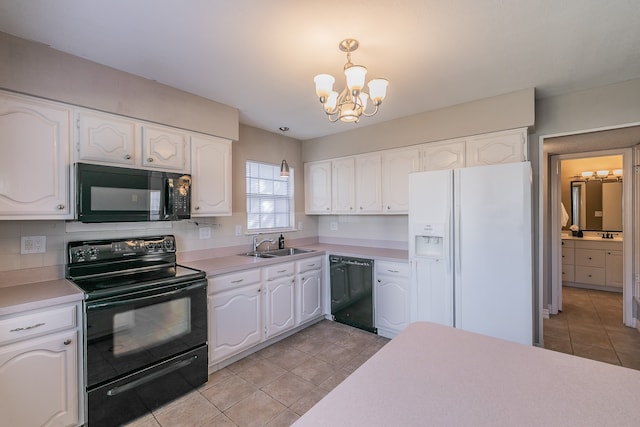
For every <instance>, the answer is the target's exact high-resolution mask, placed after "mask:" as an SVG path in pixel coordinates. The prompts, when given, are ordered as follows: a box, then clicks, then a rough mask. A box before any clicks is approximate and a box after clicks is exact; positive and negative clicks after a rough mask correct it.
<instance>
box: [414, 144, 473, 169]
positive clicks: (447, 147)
mask: <svg viewBox="0 0 640 427" xmlns="http://www.w3.org/2000/svg"><path fill="white" fill-rule="evenodd" d="M463 167H465V140H464V139H451V140H448V141H440V142H432V143H429V144H424V145H422V170H424V171H435V170H443V169H456V168H463Z"/></svg>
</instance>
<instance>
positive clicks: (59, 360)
mask: <svg viewBox="0 0 640 427" xmlns="http://www.w3.org/2000/svg"><path fill="white" fill-rule="evenodd" d="M79 312H80V309H79V305H75V304H74V305H66V306H62V307H60V306H58V307H55V308H52V309H51V310H41V311H37V312H27V313H24V314H22V313H21V314H20V315H17V316H7V317H6V318H3V319H0V414H1V415H0V420H1V421H0V424H2V425H7V426H15V427H20V426H24V427H30V426H43V425H46V426H75V425H78V424H82V420H81V416H80V406H81V405H80V404H79V403H80V402H81V401H82V399H81V394H80V390H81V389H82V386H81V384H80V381H81V378H82V375H81V372H82V371H81V368H80V366H81V364H80V360H81V359H80V353H79V352H80V346H79V338H78V337H79V336H80V332H79V327H78V324H79V323H80V322H79V321H78V317H77V316H78V313H79ZM14 335H15V337H14ZM5 343H6V344H5Z"/></svg>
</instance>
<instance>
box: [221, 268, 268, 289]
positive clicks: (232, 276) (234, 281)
mask: <svg viewBox="0 0 640 427" xmlns="http://www.w3.org/2000/svg"><path fill="white" fill-rule="evenodd" d="M259 282H260V269H254V270H244V271H239V272H237V273H229V274H223V275H220V276H215V277H213V278H211V279H209V293H210V294H211V293H214V292H220V291H226V290H227V289H233V288H237V287H238V286H245V285H250V284H252V283H259Z"/></svg>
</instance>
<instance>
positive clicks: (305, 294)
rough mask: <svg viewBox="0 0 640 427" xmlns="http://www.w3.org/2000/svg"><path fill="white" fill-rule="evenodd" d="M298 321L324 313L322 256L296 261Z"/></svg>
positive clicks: (298, 322)
mask: <svg viewBox="0 0 640 427" xmlns="http://www.w3.org/2000/svg"><path fill="white" fill-rule="evenodd" d="M296 272H297V275H296V294H297V303H296V306H297V312H296V319H297V321H296V323H297V324H300V323H304V322H306V321H308V320H311V319H313V318H316V317H318V316H321V315H322V257H314V258H307V259H304V260H301V261H298V262H296Z"/></svg>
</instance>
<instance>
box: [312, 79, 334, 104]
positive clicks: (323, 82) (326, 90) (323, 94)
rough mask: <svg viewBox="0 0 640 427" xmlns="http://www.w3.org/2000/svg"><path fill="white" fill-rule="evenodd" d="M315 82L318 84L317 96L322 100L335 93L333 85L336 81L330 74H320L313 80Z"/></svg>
mask: <svg viewBox="0 0 640 427" xmlns="http://www.w3.org/2000/svg"><path fill="white" fill-rule="evenodd" d="M313 81H314V82H315V83H316V95H318V97H319V98H320V99H322V98H325V99H326V98H327V97H328V96H329V94H330V93H331V92H332V91H333V83H334V82H335V81H336V79H335V78H333V76H332V75H329V74H318V75H317V76H315V77H314V78H313Z"/></svg>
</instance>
